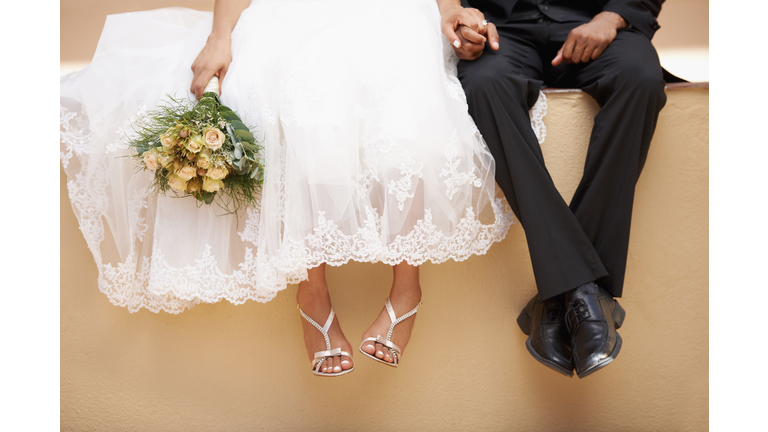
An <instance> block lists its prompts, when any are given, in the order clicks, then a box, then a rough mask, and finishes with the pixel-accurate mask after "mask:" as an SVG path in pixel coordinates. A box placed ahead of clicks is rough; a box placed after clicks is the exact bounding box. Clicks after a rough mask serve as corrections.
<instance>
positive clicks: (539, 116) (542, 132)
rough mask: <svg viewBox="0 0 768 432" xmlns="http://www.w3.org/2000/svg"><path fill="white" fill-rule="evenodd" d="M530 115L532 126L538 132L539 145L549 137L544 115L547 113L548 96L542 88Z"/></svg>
mask: <svg viewBox="0 0 768 432" xmlns="http://www.w3.org/2000/svg"><path fill="white" fill-rule="evenodd" d="M529 115H530V116H531V128H532V129H533V133H535V134H536V139H537V140H538V141H539V145H541V144H544V138H546V137H547V125H545V124H544V116H545V115H547V97H546V96H545V95H544V92H542V91H541V90H539V98H538V99H536V103H535V104H534V105H533V108H531V112H530V113H529Z"/></svg>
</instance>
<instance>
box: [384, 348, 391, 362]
mask: <svg viewBox="0 0 768 432" xmlns="http://www.w3.org/2000/svg"><path fill="white" fill-rule="evenodd" d="M384 361H385V362H387V363H392V352H391V351H390V350H389V349H387V348H384Z"/></svg>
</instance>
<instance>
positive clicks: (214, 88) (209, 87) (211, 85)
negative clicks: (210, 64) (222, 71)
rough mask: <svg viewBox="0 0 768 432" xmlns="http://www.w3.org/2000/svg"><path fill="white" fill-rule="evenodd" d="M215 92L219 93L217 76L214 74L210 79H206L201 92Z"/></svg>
mask: <svg viewBox="0 0 768 432" xmlns="http://www.w3.org/2000/svg"><path fill="white" fill-rule="evenodd" d="M208 92H212V93H216V94H217V95H218V94H219V77H217V76H216V75H214V76H213V77H211V79H210V80H209V81H208V84H206V86H205V88H204V89H203V93H208Z"/></svg>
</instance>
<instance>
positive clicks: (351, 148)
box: [61, 0, 546, 313]
mask: <svg viewBox="0 0 768 432" xmlns="http://www.w3.org/2000/svg"><path fill="white" fill-rule="evenodd" d="M380 3H381V4H380ZM394 22H397V23H398V26H402V28H407V29H408V33H407V34H400V33H401V32H393V31H392V23H394ZM439 23H440V17H439V13H438V11H437V7H436V5H435V4H434V1H433V0H418V1H417V0H400V1H388V2H360V1H357V0H328V1H298V0H293V1H285V0H279V1H278V0H264V1H254V2H253V3H252V4H251V6H250V7H249V8H248V9H246V10H245V11H244V12H243V13H242V15H241V17H240V20H239V21H238V24H237V26H236V27H235V29H234V31H233V33H232V55H233V62H232V64H231V66H230V69H229V72H228V73H227V75H226V77H225V79H224V82H223V89H222V102H223V103H224V104H226V105H228V106H230V107H231V108H232V109H234V110H235V111H237V112H238V113H239V114H240V115H241V117H242V118H243V120H244V121H245V122H246V123H247V124H249V126H251V127H252V129H253V130H254V131H255V132H256V136H257V138H258V139H259V140H260V141H261V144H262V145H263V146H264V148H265V150H264V154H263V156H264V157H265V164H266V177H265V183H264V188H263V190H262V193H261V195H260V197H259V202H258V205H257V206H256V207H255V208H249V209H243V210H241V211H240V212H239V213H238V214H237V215H225V214H224V213H225V212H224V211H223V210H222V209H221V208H220V207H219V206H217V205H216V202H214V205H211V206H198V204H197V202H196V200H194V199H193V198H188V197H187V198H177V197H174V196H173V195H172V194H169V195H167V196H163V195H160V196H156V195H154V194H153V193H152V192H151V191H149V189H148V184H149V179H150V173H149V172H146V171H141V170H138V169H137V168H136V167H135V166H134V165H132V163H131V162H130V160H129V159H128V158H125V157H124V156H126V155H127V154H128V152H129V150H128V149H127V148H126V144H125V143H126V137H130V136H131V133H132V128H131V124H132V122H133V121H135V120H136V119H137V118H139V117H140V116H141V115H142V113H144V112H146V110H148V109H153V108H154V107H156V106H157V105H158V104H160V103H162V102H163V101H164V100H167V97H168V95H172V96H175V97H190V96H189V93H188V91H187V90H188V88H189V85H190V82H191V79H192V72H191V71H190V65H191V64H192V61H193V60H194V59H195V57H196V56H197V54H198V53H199V52H200V50H201V49H202V47H203V45H204V43H205V40H206V38H207V36H208V34H209V33H210V30H211V26H212V16H211V14H210V13H205V12H198V11H193V10H189V9H183V8H169V9H158V10H153V11H147V12H138V13H128V14H120V15H111V16H109V17H108V19H107V22H106V25H105V27H104V32H103V33H102V36H101V39H100V41H99V45H98V48H97V52H96V54H95V56H94V59H93V62H92V63H91V65H89V66H88V67H87V68H85V69H83V70H81V71H79V72H75V73H73V74H70V75H67V76H65V77H63V78H62V80H61V162H62V166H63V167H64V170H65V172H66V174H67V178H68V180H67V187H68V190H69V197H70V200H71V202H72V206H73V209H74V211H75V215H76V216H77V218H78V221H79V224H80V229H81V231H82V232H83V235H84V237H85V239H86V241H87V243H88V247H89V248H90V250H91V252H92V253H93V256H94V260H95V262H96V265H97V267H98V270H99V281H98V282H99V289H100V290H101V291H102V292H104V293H105V294H106V295H107V296H108V298H109V300H110V301H111V302H112V303H114V304H115V305H119V306H124V307H127V308H128V309H129V310H130V311H137V310H139V309H141V308H147V309H149V310H151V311H154V312H158V311H160V310H164V311H166V312H170V313H178V312H181V311H183V310H184V309H186V308H189V307H192V306H193V305H194V304H196V303H198V302H217V301H220V300H222V299H225V300H228V301H230V302H232V303H235V304H239V303H243V302H244V301H246V300H256V301H262V302H265V301H268V300H270V299H272V298H273V297H274V296H275V295H276V294H277V292H278V291H280V290H282V289H284V288H285V287H286V284H289V283H298V282H299V281H301V280H304V279H306V277H307V269H308V268H312V267H315V266H317V265H319V264H321V263H327V264H329V265H341V264H344V263H346V262H348V261H349V260H354V261H361V262H377V261H381V262H384V263H387V264H392V265H394V264H397V263H400V262H402V261H406V262H408V263H409V264H413V265H419V264H422V263H424V262H426V261H431V262H433V263H440V262H444V261H446V260H448V259H453V260H456V261H461V260H464V259H467V258H468V257H469V256H471V255H473V254H484V253H485V252H486V251H487V250H488V248H489V247H490V246H491V244H493V243H494V242H496V241H500V240H501V239H503V238H504V236H505V234H506V232H507V230H508V228H509V226H510V224H511V223H513V215H512V212H511V210H510V209H509V207H508V206H507V205H506V202H505V201H504V200H503V199H500V198H497V197H496V196H497V193H496V188H495V182H494V177H493V176H494V161H493V158H492V157H491V154H490V152H489V151H488V149H487V148H486V146H485V144H484V142H483V140H482V138H481V136H480V134H479V132H478V131H477V128H476V127H475V125H474V123H473V122H472V119H471V118H470V116H469V115H468V113H467V105H466V100H465V97H464V93H463V91H462V88H461V85H460V83H459V81H458V79H457V78H456V66H455V65H456V58H455V56H454V54H453V51H452V49H451V48H450V46H449V45H448V43H447V41H445V38H444V37H443V36H442V34H441V33H440V29H439ZM286 26H289V27H290V30H287V29H286ZM339 41H343V43H339ZM542 96H543V95H542ZM543 104H545V101H544V98H543V97H540V98H539V102H537V105H536V106H535V107H534V110H532V112H533V113H534V114H537V115H534V116H533V118H532V124H533V125H534V126H535V127H536V126H537V125H538V126H539V128H538V129H537V131H538V132H537V135H538V136H539V137H540V138H541V139H543V136H544V129H543V123H541V117H543V115H544V112H545V110H546V105H543ZM499 196H501V194H500V193H499Z"/></svg>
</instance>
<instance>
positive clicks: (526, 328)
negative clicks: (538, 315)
mask: <svg viewBox="0 0 768 432" xmlns="http://www.w3.org/2000/svg"><path fill="white" fill-rule="evenodd" d="M517 325H518V326H519V327H520V330H522V331H523V333H525V334H526V335H528V339H527V340H526V341H525V347H526V348H527V349H528V353H529V354H530V355H531V357H533V358H534V359H535V360H536V361H537V362H539V363H541V364H543V365H544V366H546V367H548V368H550V369H552V370H553V371H555V372H557V373H560V374H563V375H565V376H567V377H568V378H573V371H572V370H568V369H566V368H564V367H562V366H560V365H559V364H557V363H554V362H552V361H550V360H547V359H545V358H544V357H542V356H540V355H539V354H538V353H537V352H536V350H534V349H533V345H532V344H531V326H532V323H531V317H530V316H528V312H526V310H525V308H523V311H522V312H520V315H519V316H518V317H517Z"/></svg>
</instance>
